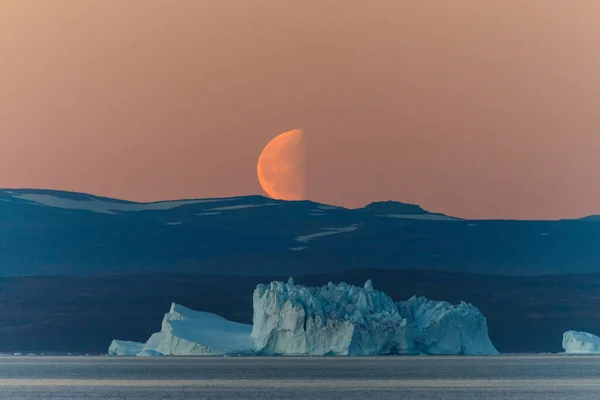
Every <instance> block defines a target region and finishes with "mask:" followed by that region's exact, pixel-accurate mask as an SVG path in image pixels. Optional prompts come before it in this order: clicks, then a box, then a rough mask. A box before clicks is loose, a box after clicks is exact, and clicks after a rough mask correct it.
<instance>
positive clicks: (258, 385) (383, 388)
mask: <svg viewBox="0 0 600 400" xmlns="http://www.w3.org/2000/svg"><path fill="white" fill-rule="evenodd" d="M0 399H2V400H9V399H11V400H12V399H19V400H25V399H144V400H153V399H175V400H177V399H228V400H229V399H344V400H346V399H369V400H370V399H373V400H378V399H419V400H428V399H462V400H468V399H524V400H537V399H544V400H553V399H569V400H572V399H600V357H583V356H581V357H566V356H533V357H525V356H498V357H373V358H371V357H368V358H364V357H360V358H354V357H348V358H345V357H344V358H342V357H335V358H334V357H326V358H320V357H298V358H296V357H264V358H254V357H226V358H170V357H165V358H152V359H148V358H135V357H133V358H121V357H2V358H0Z"/></svg>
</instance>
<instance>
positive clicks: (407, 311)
mask: <svg viewBox="0 0 600 400" xmlns="http://www.w3.org/2000/svg"><path fill="white" fill-rule="evenodd" d="M396 305H397V306H398V310H399V311H400V314H401V315H402V316H403V317H405V318H406V319H407V321H408V324H409V325H410V326H411V327H412V333H413V337H412V339H413V348H414V350H416V351H418V352H421V353H425V354H448V355H450V354H465V355H466V354H469V355H491V354H498V351H497V350H496V348H495V347H494V345H493V344H492V342H491V340H490V338H489V337H488V330H487V322H486V319H485V317H484V316H483V314H482V313H481V312H480V311H479V310H478V309H477V308H476V307H475V306H473V305H471V304H467V303H465V302H461V303H460V304H458V305H452V304H450V303H448V302H446V301H433V300H428V299H427V298H425V297H415V296H413V297H411V298H410V299H408V300H407V301H400V302H397V303H396Z"/></svg>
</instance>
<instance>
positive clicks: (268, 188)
mask: <svg viewBox="0 0 600 400" xmlns="http://www.w3.org/2000/svg"><path fill="white" fill-rule="evenodd" d="M304 159H305V146H304V132H303V131H302V130H300V129H294V130H291V131H287V132H284V133H282V134H279V135H277V136H276V137H275V138H274V139H272V140H271V141H270V142H269V143H268V144H267V145H266V146H265V148H264V149H263V151H262V153H260V156H259V157H258V165H257V166H256V172H257V174H258V182H259V183H260V186H261V187H262V189H263V190H264V191H265V192H266V193H267V194H268V195H269V196H270V197H272V198H274V199H278V200H304V199H305V198H306V170H305V165H304Z"/></svg>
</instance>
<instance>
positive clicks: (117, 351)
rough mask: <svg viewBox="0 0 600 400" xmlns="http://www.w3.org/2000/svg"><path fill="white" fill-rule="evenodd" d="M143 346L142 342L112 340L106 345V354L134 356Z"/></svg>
mask: <svg viewBox="0 0 600 400" xmlns="http://www.w3.org/2000/svg"><path fill="white" fill-rule="evenodd" d="M143 347H144V343H138V342H130V341H127V340H113V341H112V343H111V344H110V346H109V347H108V354H109V355H111V356H135V355H137V354H138V353H139V352H140V351H141V350H142V348H143Z"/></svg>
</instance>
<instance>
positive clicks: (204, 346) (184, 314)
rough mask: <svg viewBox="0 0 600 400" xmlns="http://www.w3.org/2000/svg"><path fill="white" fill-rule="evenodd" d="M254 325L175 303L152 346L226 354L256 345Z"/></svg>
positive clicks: (174, 352)
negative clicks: (254, 342)
mask: <svg viewBox="0 0 600 400" xmlns="http://www.w3.org/2000/svg"><path fill="white" fill-rule="evenodd" d="M251 332H252V326H250V325H246V324H241V323H239V322H232V321H228V320H226V319H225V318H223V317H220V316H218V315H215V314H211V313H206V312H200V311H194V310H190V309H189V308H186V307H183V306H180V305H179V304H175V303H173V304H172V305H171V309H170V311H169V312H168V313H167V314H165V317H164V318H163V322H162V329H161V331H160V334H159V335H156V336H154V335H153V337H152V338H151V339H153V340H154V343H153V344H152V345H151V347H154V344H156V346H155V348H154V349H151V350H153V351H155V352H157V353H159V354H164V355H224V354H231V353H248V352H251V351H252V349H253V342H252V338H251V336H250V333H251Z"/></svg>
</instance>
